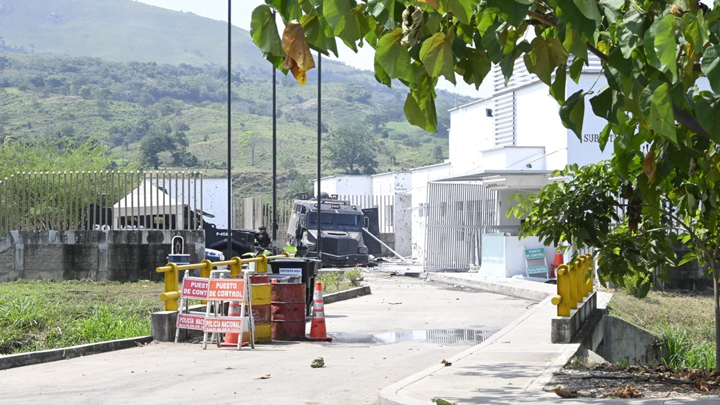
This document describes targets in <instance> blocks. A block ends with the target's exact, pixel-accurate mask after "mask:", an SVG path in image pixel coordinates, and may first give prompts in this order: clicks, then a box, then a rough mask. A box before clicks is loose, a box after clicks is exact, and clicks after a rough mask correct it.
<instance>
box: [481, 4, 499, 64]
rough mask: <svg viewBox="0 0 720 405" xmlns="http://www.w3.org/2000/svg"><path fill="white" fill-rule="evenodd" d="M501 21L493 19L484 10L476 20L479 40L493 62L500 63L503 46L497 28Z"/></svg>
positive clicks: (490, 14)
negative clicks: (478, 19)
mask: <svg viewBox="0 0 720 405" xmlns="http://www.w3.org/2000/svg"><path fill="white" fill-rule="evenodd" d="M502 26H503V25H502V23H501V22H499V21H495V17H494V16H493V14H492V13H489V12H486V13H483V14H482V17H481V18H480V21H478V32H480V35H481V37H480V42H481V43H482V46H483V48H485V49H486V50H487V53H488V56H489V57H490V60H491V61H492V62H493V63H500V61H501V60H502V58H503V46H502V44H501V43H500V38H499V37H498V30H500V29H501V27H502Z"/></svg>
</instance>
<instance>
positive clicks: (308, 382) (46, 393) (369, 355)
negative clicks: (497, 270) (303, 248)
mask: <svg viewBox="0 0 720 405" xmlns="http://www.w3.org/2000/svg"><path fill="white" fill-rule="evenodd" d="M366 278H367V281H368V283H369V284H370V285H371V287H372V292H373V294H372V295H370V296H366V297H361V298H356V299H353V300H349V301H344V302H338V303H334V304H331V305H327V306H326V307H325V313H326V317H327V328H328V332H329V333H330V334H333V335H335V336H336V337H337V339H336V340H335V341H334V342H333V343H331V344H327V343H308V342H297V343H295V342H290V343H275V344H266V345H257V346H256V349H255V350H250V349H243V350H242V351H240V352H238V351H235V350H232V349H219V348H217V347H215V346H208V349H207V350H202V348H201V345H199V344H191V343H183V344H173V343H153V344H150V345H147V346H144V347H138V348H135V349H127V350H121V351H116V352H111V353H105V354H99V355H94V356H87V357H84V358H78V359H71V360H65V361H60V362H54V363H47V364H40V365H34V366H26V367H20V368H15V369H10V370H4V371H0V381H1V382H2V383H1V384H0V404H37V403H50V404H130V403H133V404H167V403H178V404H196V403H207V404H304V405H311V404H312V405H319V404H374V403H375V402H376V400H377V398H378V392H379V391H380V389H382V388H384V387H386V386H388V385H390V384H393V383H395V382H396V381H399V380H401V379H402V378H404V377H407V376H408V375H411V374H413V373H415V372H417V371H420V370H423V369H425V368H426V367H428V366H431V365H433V364H437V363H440V362H441V361H442V360H443V359H444V358H446V357H450V356H451V355H453V354H455V353H459V352H461V351H463V350H465V349H467V348H468V347H469V345H470V344H471V343H469V342H463V340H482V336H483V334H482V333H481V332H478V331H496V330H498V329H500V328H502V327H503V326H505V325H506V324H508V323H510V322H511V321H512V320H513V319H515V318H516V317H518V316H519V315H520V314H521V313H523V312H524V311H525V309H526V308H528V307H530V306H531V305H534V303H533V302H530V301H524V300H520V299H515V298H510V297H506V296H502V295H495V294H490V293H482V292H476V291H472V290H462V289H453V288H448V287H447V286H445V285H442V284H433V283H431V282H425V281H423V280H420V279H417V278H407V277H390V276H388V275H383V274H382V273H375V274H372V275H370V276H368V277H366ZM443 329H450V330H443ZM428 331H430V332H428ZM394 341H396V342H394ZM393 342H394V343H393ZM450 342H457V343H450ZM316 357H323V358H324V359H325V367H324V368H321V369H313V368H311V367H310V363H311V362H312V360H313V359H314V358H316ZM268 374H269V378H267V379H260V377H263V376H265V375H268Z"/></svg>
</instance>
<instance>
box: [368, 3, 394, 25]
mask: <svg viewBox="0 0 720 405" xmlns="http://www.w3.org/2000/svg"><path fill="white" fill-rule="evenodd" d="M395 4H396V1H395V0H370V1H368V11H369V12H370V14H372V16H373V17H375V19H376V20H377V22H379V23H380V24H382V25H383V26H384V27H385V28H386V29H388V30H392V29H395Z"/></svg>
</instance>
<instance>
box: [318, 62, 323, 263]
mask: <svg viewBox="0 0 720 405" xmlns="http://www.w3.org/2000/svg"><path fill="white" fill-rule="evenodd" d="M317 120H318V122H317V129H318V133H317V202H318V209H317V215H318V216H317V256H318V259H321V260H322V235H321V233H320V231H321V227H320V223H321V222H322V220H321V218H322V197H321V195H322V191H321V187H320V174H321V170H320V157H321V154H320V151H321V148H320V146H321V144H322V54H321V53H320V52H318V118H317Z"/></svg>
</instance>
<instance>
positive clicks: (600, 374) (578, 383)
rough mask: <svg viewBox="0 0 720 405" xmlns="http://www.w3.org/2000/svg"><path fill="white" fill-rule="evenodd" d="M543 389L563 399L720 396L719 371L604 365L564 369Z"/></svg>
mask: <svg viewBox="0 0 720 405" xmlns="http://www.w3.org/2000/svg"><path fill="white" fill-rule="evenodd" d="M544 390H545V391H548V392H555V393H556V394H557V395H558V396H559V397H563V398H578V397H584V398H679V397H685V398H687V397H720V372H716V371H710V370H687V369H686V370H681V371H674V370H671V369H670V368H668V367H666V366H658V367H655V368H651V367H643V366H630V367H626V368H615V367H613V366H612V365H611V364H609V363H602V364H598V365H593V366H589V367H587V368H573V367H565V368H563V369H562V370H561V371H560V372H559V373H557V374H555V376H554V377H553V379H552V381H551V382H550V383H548V384H547V385H546V386H545V388H544Z"/></svg>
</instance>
